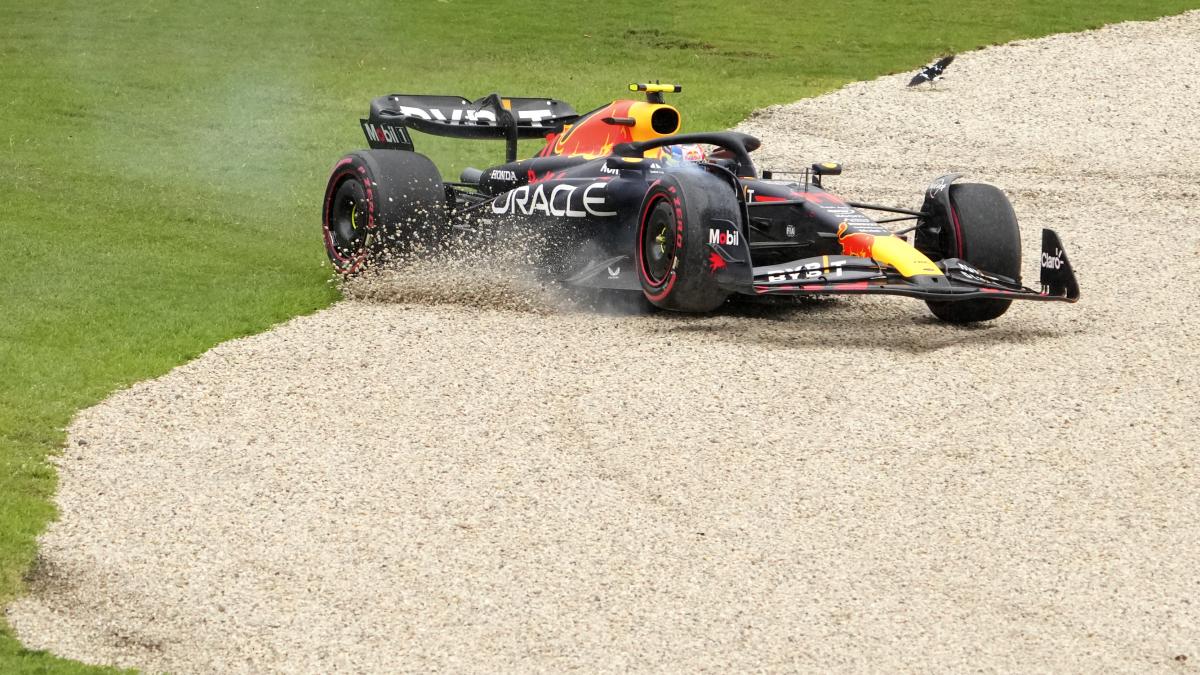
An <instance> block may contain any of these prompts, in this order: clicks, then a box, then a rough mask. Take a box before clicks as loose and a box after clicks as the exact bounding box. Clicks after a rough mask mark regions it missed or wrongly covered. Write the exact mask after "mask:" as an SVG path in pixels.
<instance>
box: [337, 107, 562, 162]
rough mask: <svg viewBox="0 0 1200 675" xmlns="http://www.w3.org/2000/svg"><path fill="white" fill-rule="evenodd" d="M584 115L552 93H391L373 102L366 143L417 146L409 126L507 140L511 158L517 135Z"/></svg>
mask: <svg viewBox="0 0 1200 675" xmlns="http://www.w3.org/2000/svg"><path fill="white" fill-rule="evenodd" d="M578 117H579V115H578V114H577V113H576V112H575V109H574V108H572V107H571V106H570V104H568V103H564V102H563V101H556V100H553V99H547V98H506V97H503V96H500V95H499V94H489V95H488V96H484V97H483V98H480V99H477V100H475V101H469V100H467V99H465V98H463V97H461V96H415V95H410V94H389V95H387V96H380V97H379V98H377V99H375V100H373V101H371V113H370V116H369V117H368V118H367V119H365V120H359V121H360V122H361V123H362V127H363V133H364V134H366V137H367V144H368V145H370V147H372V148H375V149H385V150H412V149H413V142H412V135H411V134H409V132H408V130H409V129H415V130H417V131H420V132H423V133H427V134H433V135H435V136H448V137H451V138H470V139H495V140H504V141H506V142H507V148H506V150H507V155H508V161H510V162H511V161H513V160H515V159H516V157H517V140H518V139H521V138H543V137H545V136H546V135H547V134H549V133H557V132H559V131H561V130H562V128H563V125H566V124H570V123H571V122H574V121H575V120H576V119H577V118H578Z"/></svg>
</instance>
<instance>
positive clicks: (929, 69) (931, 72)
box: [908, 54, 954, 87]
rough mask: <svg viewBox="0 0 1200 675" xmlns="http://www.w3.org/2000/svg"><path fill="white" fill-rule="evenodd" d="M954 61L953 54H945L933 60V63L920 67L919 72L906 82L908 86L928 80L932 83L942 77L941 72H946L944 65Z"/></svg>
mask: <svg viewBox="0 0 1200 675" xmlns="http://www.w3.org/2000/svg"><path fill="white" fill-rule="evenodd" d="M953 61H954V55H953V54H951V55H950V56H946V57H943V58H940V59H938V60H937V61H934V62H933V63H931V64H929V65H927V66H925V67H924V68H922V69H921V72H919V73H917V74H916V75H914V76H913V79H912V80H911V81H910V82H909V83H908V86H910V87H915V86H917V85H918V84H924V83H926V82H928V83H929V84H930V85H932V84H933V83H934V82H937V81H938V80H940V79H942V73H944V72H946V66H949V65H950V64H951V63H952V62H953Z"/></svg>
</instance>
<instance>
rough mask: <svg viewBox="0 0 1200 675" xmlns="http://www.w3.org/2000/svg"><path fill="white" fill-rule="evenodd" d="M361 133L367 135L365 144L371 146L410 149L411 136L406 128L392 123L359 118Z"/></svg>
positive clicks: (411, 143) (411, 146) (411, 147)
mask: <svg viewBox="0 0 1200 675" xmlns="http://www.w3.org/2000/svg"><path fill="white" fill-rule="evenodd" d="M359 123H360V124H362V128H363V133H364V134H366V136H367V144H368V145H370V146H371V147H372V148H379V149H386V150H412V149H413V142H412V137H411V136H409V135H408V129H405V128H404V127H398V126H396V125H394V124H386V123H381V122H372V121H370V120H359Z"/></svg>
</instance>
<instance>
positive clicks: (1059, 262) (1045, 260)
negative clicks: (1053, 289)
mask: <svg viewBox="0 0 1200 675" xmlns="http://www.w3.org/2000/svg"><path fill="white" fill-rule="evenodd" d="M1062 266H1063V252H1062V249H1058V248H1056V249H1054V255H1050V254H1049V253H1046V252H1045V251H1042V267H1045V268H1046V269H1048V270H1056V269H1059V268H1061V267H1062Z"/></svg>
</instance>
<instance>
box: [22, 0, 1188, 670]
mask: <svg viewBox="0 0 1200 675" xmlns="http://www.w3.org/2000/svg"><path fill="white" fill-rule="evenodd" d="M514 4H515V3H502V2H495V1H492V2H466V1H464V0H438V1H437V2H422V3H404V4H403V5H401V4H400V3H392V4H389V3H368V2H361V1H357V0H350V1H348V2H338V3H330V2H314V1H312V0H300V1H298V2H281V1H280V0H259V2H258V4H257V5H254V4H250V3H235V2H231V1H229V0H213V1H212V2H207V3H169V2H162V1H155V0H135V1H133V2H125V3H113V2H107V3H106V2H93V1H91V0H89V1H86V2H85V1H72V2H61V1H55V0H50V1H49V2H46V3H18V2H6V3H4V4H3V5H2V6H0V159H2V161H0V185H2V186H3V190H4V199H3V203H2V206H0V237H2V238H3V242H4V246H3V249H0V250H3V251H4V252H5V269H4V271H3V272H2V273H0V316H2V317H3V320H2V321H0V604H3V603H5V602H7V601H9V600H11V599H12V598H13V597H15V596H16V595H18V594H19V593H21V591H22V589H23V587H24V581H23V576H24V574H25V573H26V570H28V569H29V565H30V562H31V560H32V558H33V555H34V537H35V536H36V535H37V533H38V532H40V531H41V530H42V528H43V527H44V526H45V524H46V522H47V521H48V520H49V519H51V518H52V517H53V516H54V509H53V507H52V504H51V495H52V493H53V491H54V484H55V476H54V472H53V470H52V469H51V467H50V466H49V465H48V464H47V462H46V458H47V456H48V455H50V454H52V453H54V452H55V451H56V450H57V449H58V448H59V447H61V445H62V443H63V441H64V432H63V428H64V427H65V425H66V424H67V423H68V421H69V420H70V417H71V415H72V414H73V413H74V412H75V411H77V410H79V409H80V408H82V407H85V406H88V405H91V404H93V403H95V402H97V401H99V400H100V399H102V398H103V397H104V396H105V395H106V394H108V393H109V392H111V391H113V390H114V389H116V388H119V387H122V386H126V385H128V384H130V383H132V382H135V381H137V380H140V379H144V378H147V377H152V376H155V375H159V374H162V373H164V372H166V371H167V370H168V369H170V368H171V367H173V366H175V365H177V364H179V363H182V362H184V361H186V360H188V359H190V358H193V357H195V356H196V355H198V354H200V353H201V352H203V351H204V350H206V349H208V348H209V347H211V346H212V345H214V344H216V343H218V342H221V341H223V340H227V339H229V338H232V337H237V336H241V335H246V334H250V333H255V332H258V331H261V330H263V329H265V328H266V327H268V326H270V325H271V324H273V323H276V322H279V321H283V320H285V319H287V318H289V317H292V316H295V315H297V314H303V313H306V312H312V311H314V310H316V309H318V308H320V307H323V306H325V305H327V304H329V303H330V302H331V301H333V300H334V299H335V298H336V291H335V289H334V288H333V287H332V286H331V285H330V284H329V283H328V271H329V268H328V267H327V266H325V265H324V264H323V262H324V254H323V251H322V249H321V246H320V242H319V237H318V232H317V230H318V225H317V222H318V218H319V214H318V208H319V195H320V194H321V193H322V190H323V187H324V181H325V178H326V171H327V170H328V168H329V167H330V165H331V164H332V162H333V161H334V160H335V159H336V158H337V157H338V156H340V155H341V154H342V153H343V152H345V151H347V150H351V149H355V148H359V147H362V146H363V145H364V142H363V139H362V138H361V132H360V131H359V128H358V126H357V124H356V121H357V119H358V117H359V116H360V115H362V114H363V113H365V111H366V106H367V102H368V100H369V99H370V98H372V97H374V96H377V95H381V94H384V93H390V92H400V91H404V92H410V93H445V94H460V95H465V96H468V97H472V98H474V97H477V96H480V95H483V94H485V93H488V92H491V91H496V90H498V91H500V92H502V93H504V94H507V95H513V96H522V95H532V96H553V97H556V98H562V99H565V100H568V101H570V102H572V103H574V104H575V105H576V107H577V108H578V109H580V110H581V111H582V110H587V109H589V108H590V107H592V106H595V105H599V104H601V103H602V102H604V101H606V100H608V99H610V98H612V97H615V96H619V95H621V94H622V88H623V86H624V85H625V84H626V83H628V82H631V81H636V80H642V81H644V80H646V79H653V78H661V79H662V80H663V81H670V82H681V83H683V84H684V85H685V89H684V93H683V94H682V95H678V96H675V97H674V98H673V99H672V102H674V103H676V104H677V105H679V106H680V107H681V108H682V110H683V112H684V130H685V131H698V130H703V129H713V128H724V127H727V126H729V125H731V124H733V123H735V122H736V121H738V120H739V119H741V118H742V117H744V116H745V115H746V113H748V112H749V111H750V110H752V109H754V108H756V107H761V106H764V105H767V104H770V103H776V102H782V101H788V100H793V99H797V98H800V97H804V96H811V95H814V94H818V93H820V92H823V91H827V90H829V89H833V88H836V87H837V86H839V85H841V84H843V83H845V82H847V81H851V80H857V79H864V78H871V77H875V76H877V75H881V74H884V73H890V72H897V71H901V70H909V69H912V68H914V67H916V66H918V65H920V64H922V63H924V62H926V61H927V60H929V59H930V58H932V57H934V56H937V55H940V54H943V53H947V52H959V51H963V50H968V49H972V48H975V47H979V46H982V45H986V44H992V43H998V42H1005V41H1008V40H1012V39H1016V38H1020V37H1030V36H1037V35H1044V34H1048V33H1054V32H1061V31H1074V30H1081V29H1085V28H1091V27H1096V26H1099V25H1102V24H1104V23H1108V22H1112V21H1118V20H1125V19H1148V18H1153V17H1156V16H1161V15H1164V14H1171V13H1177V12H1180V11H1183V10H1185V9H1189V8H1195V7H1198V6H1200V0H1087V1H1081V0H1064V1H1063V2H1059V3H1045V2H1042V1H1041V0H929V1H927V2H903V1H897V2H892V3H882V2H877V1H876V0H842V1H840V2H827V3H803V4H802V3H794V2H784V1H782V0H762V1H760V2H754V3H735V2H715V1H707V0H706V1H701V0H691V1H685V0H666V1H664V2H659V3H654V4H653V5H647V4H645V3H641V2H635V1H634V0H610V1H609V2H605V3H592V4H590V5H589V4H586V3H574V4H568V5H563V10H561V11H551V9H550V8H551V7H552V5H548V4H546V3H532V2H527V3H522V6H520V7H516V6H513V5H514ZM650 8H653V9H650ZM651 12H653V13H651ZM847 114H853V111H849V110H848V111H847ZM418 144H419V149H423V150H425V151H427V152H428V153H429V154H431V155H432V156H433V157H434V158H435V159H438V160H439V161H441V163H442V166H443V167H444V168H445V169H447V173H450V172H451V171H456V170H457V169H458V168H460V167H461V166H464V165H466V164H468V163H472V164H476V165H480V166H483V165H486V164H487V163H488V161H489V160H491V159H495V160H498V159H499V157H500V156H501V154H502V145H501V144H499V143H482V144H465V145H464V144H463V143H461V142H458V143H454V142H449V141H444V140H440V139H428V138H418ZM132 479H136V477H133V478H132ZM86 670H91V669H90V668H88V667H85V666H81V665H78V664H73V663H71V662H66V661H61V660H58V659H54V658H53V657H50V656H48V655H45V654H42V653H36V652H28V651H26V650H24V649H22V648H21V647H20V645H19V644H18V643H17V642H16V641H15V640H14V639H13V638H12V636H11V632H10V631H9V630H8V629H7V627H3V626H0V671H2V672H6V673H7V672H45V671H55V672H60V671H61V672H83V671H86Z"/></svg>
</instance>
